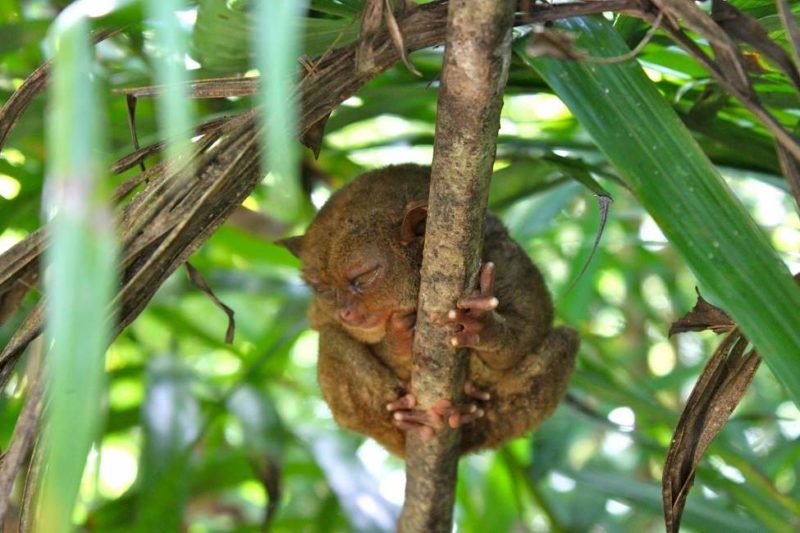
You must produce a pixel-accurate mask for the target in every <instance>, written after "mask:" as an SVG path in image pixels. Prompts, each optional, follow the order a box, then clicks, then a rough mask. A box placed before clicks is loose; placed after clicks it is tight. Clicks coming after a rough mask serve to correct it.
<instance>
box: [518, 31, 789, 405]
mask: <svg viewBox="0 0 800 533" xmlns="http://www.w3.org/2000/svg"><path fill="white" fill-rule="evenodd" d="M561 27H563V28H564V29H567V30H570V31H573V32H577V33H578V34H579V35H580V37H579V39H578V46H580V47H581V48H582V49H585V50H591V51H592V53H593V54H595V55H606V56H618V55H621V54H624V53H626V51H627V50H628V47H627V46H625V43H624V42H623V41H622V39H621V38H620V37H619V35H617V34H616V33H615V32H614V30H613V28H612V27H611V26H610V24H609V23H608V22H607V21H605V20H604V19H601V18H580V19H572V20H570V21H567V22H565V23H564V24H563V25H562V26H561ZM515 50H516V51H517V53H518V54H520V55H521V56H522V57H523V58H524V59H525V60H526V61H528V62H529V64H530V65H531V66H533V67H535V68H536V69H537V70H538V71H539V72H540V73H541V75H542V76H543V77H544V78H545V80H546V81H547V82H548V83H549V84H550V85H551V86H552V87H553V89H554V90H555V92H556V93H557V94H558V95H559V96H560V97H561V99H562V100H563V101H564V102H565V103H566V104H567V106H568V107H569V108H570V110H571V111H572V112H573V114H574V115H575V116H576V117H577V118H578V120H580V121H581V123H582V124H583V126H584V127H585V128H586V129H587V130H588V131H589V133H590V134H591V135H592V136H593V137H594V140H595V142H596V143H597V144H598V146H600V148H601V150H603V152H604V153H605V154H606V156H607V157H608V159H609V160H610V161H611V162H612V163H613V164H614V165H615V166H616V167H617V169H618V170H619V172H620V174H622V176H623V177H624V178H625V180H626V182H627V183H628V185H629V186H630V187H631V189H632V190H633V191H634V193H635V194H636V196H637V198H638V199H639V200H640V201H641V202H642V204H643V205H644V207H645V208H646V209H647V211H648V212H649V213H650V215H651V216H652V217H653V218H654V219H655V221H656V222H657V223H658V225H659V226H660V228H661V230H662V231H663V232H664V234H665V235H666V236H667V237H668V238H669V240H670V242H671V243H672V244H673V245H674V246H675V247H676V248H677V249H678V250H679V251H680V252H681V254H682V255H683V257H684V258H685V259H686V261H687V263H688V264H689V266H690V267H691V268H692V270H693V271H694V273H695V275H696V276H697V278H698V280H699V281H700V284H701V288H702V289H703V290H704V291H705V292H706V293H707V294H709V295H710V296H711V295H713V297H714V298H715V299H716V303H718V304H719V305H720V306H721V307H722V308H724V309H725V310H726V311H727V312H728V313H729V314H730V315H731V316H732V317H733V318H734V319H735V320H736V322H737V323H738V324H739V325H740V326H741V327H742V329H743V330H744V332H745V333H746V334H747V336H748V337H749V338H750V339H751V340H752V341H753V342H754V343H755V345H756V346H757V347H758V349H759V351H760V352H761V353H762V355H763V356H764V360H765V362H766V363H767V364H768V366H769V367H770V369H771V370H772V372H773V373H774V374H775V376H776V377H777V378H778V379H779V380H780V381H781V382H782V383H783V384H784V386H785V387H786V388H787V390H788V391H789V392H790V393H791V395H792V396H793V397H794V399H795V401H800V351H798V349H797V347H798V346H800V314H798V313H797V309H798V308H800V288H798V287H797V285H796V284H795V282H794V281H793V280H792V278H791V276H790V275H789V271H788V269H787V268H786V267H785V266H784V265H783V264H782V263H781V261H780V259H779V258H778V257H777V254H776V253H775V251H774V250H773V249H772V248H771V246H770V245H769V243H768V241H767V240H766V238H765V236H764V234H763V233H762V232H761V230H760V229H759V228H758V227H757V226H756V224H755V223H754V222H753V220H752V219H751V218H750V216H749V215H748V213H747V211H745V209H744V208H743V207H742V205H741V203H740V202H739V201H738V200H737V199H736V197H735V196H734V195H733V194H732V192H731V191H730V189H729V188H728V187H727V186H726V184H725V182H724V181H723V180H722V178H721V177H720V175H719V173H718V172H717V170H716V169H715V168H714V167H713V165H712V164H711V163H710V161H709V160H708V158H707V157H706V156H705V155H704V154H703V152H702V151H701V150H700V149H699V147H698V146H697V143H696V142H695V141H694V140H693V139H692V137H691V135H690V134H689V132H688V131H687V130H686V128H685V127H684V126H683V125H682V123H681V122H680V120H679V119H678V117H677V116H676V114H675V113H674V111H673V110H672V109H671V108H670V107H669V105H667V103H666V102H665V101H664V99H663V98H662V97H661V95H660V94H659V93H658V91H657V90H656V89H655V87H654V86H653V84H652V82H651V81H650V80H649V79H648V78H647V77H646V76H645V75H644V73H643V72H642V70H641V68H640V67H639V66H638V64H636V63H635V62H632V61H629V62H626V63H622V64H612V65H602V64H596V63H584V62H577V61H570V62H565V61H558V60H553V59H544V58H537V59H534V58H530V57H529V56H528V55H527V53H526V52H525V42H524V41H522V40H520V41H518V42H517V43H516V46H515ZM612 124H613V125H614V127H609V125H612Z"/></svg>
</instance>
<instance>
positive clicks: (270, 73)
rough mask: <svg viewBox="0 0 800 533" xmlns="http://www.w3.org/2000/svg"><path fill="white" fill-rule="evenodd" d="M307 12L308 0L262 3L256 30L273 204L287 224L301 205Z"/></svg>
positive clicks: (268, 182) (269, 199)
mask: <svg viewBox="0 0 800 533" xmlns="http://www.w3.org/2000/svg"><path fill="white" fill-rule="evenodd" d="M305 9H306V2H305V1H303V0H275V1H272V2H258V3H257V5H256V9H255V15H256V24H255V27H254V29H253V31H254V32H255V35H254V43H255V45H256V64H257V66H258V68H259V70H260V71H261V74H262V79H263V85H262V90H261V103H262V104H263V109H264V112H263V115H262V118H263V125H264V128H265V132H264V136H263V139H264V152H265V154H264V155H265V157H264V160H265V161H266V168H265V170H268V171H269V175H268V177H267V179H266V180H265V185H266V187H267V193H268V196H267V202H268V207H269V209H270V213H271V214H272V215H274V216H276V217H278V218H279V219H281V220H287V221H288V220H292V219H293V218H294V216H296V213H297V210H298V208H299V206H300V186H299V180H298V171H299V168H300V166H299V162H300V159H299V158H300V149H299V146H298V144H297V140H296V139H297V133H296V132H297V100H296V98H295V95H294V94H293V93H294V80H295V75H296V72H297V69H298V68H299V66H300V65H299V63H298V62H297V57H298V55H299V50H300V37H301V34H302V30H303V28H302V24H301V23H302V20H303V14H304V13H305Z"/></svg>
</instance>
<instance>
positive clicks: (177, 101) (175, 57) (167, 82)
mask: <svg viewBox="0 0 800 533" xmlns="http://www.w3.org/2000/svg"><path fill="white" fill-rule="evenodd" d="M147 9H148V13H149V15H150V17H152V22H153V25H154V26H155V32H154V36H155V39H154V40H155V44H156V46H157V48H158V54H159V55H158V56H157V57H156V59H155V61H154V64H155V75H156V83H158V84H159V85H163V86H164V90H163V91H162V92H160V93H159V95H158V99H157V100H156V106H157V110H158V124H159V127H160V129H161V132H162V136H163V137H164V138H165V139H167V141H168V144H167V150H166V155H167V157H168V158H171V159H172V158H175V157H176V156H177V155H178V154H179V153H180V152H181V150H182V149H183V147H184V146H185V145H186V144H187V143H188V141H189V139H187V138H186V132H188V131H190V128H191V124H192V108H191V106H190V102H191V100H190V99H189V93H188V90H187V86H186V81H187V75H186V68H185V67H184V58H185V57H186V51H187V48H188V45H187V38H186V35H185V34H184V32H183V31H181V27H180V24H179V21H178V16H177V15H178V12H179V11H180V10H182V9H185V5H184V2H183V1H182V0H148V2H147ZM173 160H174V159H173Z"/></svg>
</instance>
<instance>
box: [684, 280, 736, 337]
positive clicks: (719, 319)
mask: <svg viewBox="0 0 800 533" xmlns="http://www.w3.org/2000/svg"><path fill="white" fill-rule="evenodd" d="M735 327H736V324H734V322H733V320H731V318H730V317H729V316H728V315H727V313H725V311H723V310H722V309H720V308H719V307H716V306H714V305H711V304H710V303H708V301H706V299H705V298H703V297H702V296H701V295H700V291H698V292H697V303H696V304H695V305H694V307H693V308H692V310H691V311H689V312H688V313H686V315H685V316H684V317H683V318H680V319H678V320H676V321H675V322H673V323H672V326H671V327H670V328H669V336H670V337H671V336H672V335H674V334H676V333H683V332H686V331H705V330H707V329H710V330H711V331H713V332H714V333H717V334H720V333H725V332H727V331H731V330H733V329H734V328H735Z"/></svg>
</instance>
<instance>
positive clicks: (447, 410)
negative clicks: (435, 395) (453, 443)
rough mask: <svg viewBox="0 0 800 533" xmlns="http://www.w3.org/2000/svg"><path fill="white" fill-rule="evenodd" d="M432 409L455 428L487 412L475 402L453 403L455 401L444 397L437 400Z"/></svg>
mask: <svg viewBox="0 0 800 533" xmlns="http://www.w3.org/2000/svg"><path fill="white" fill-rule="evenodd" d="M431 409H432V410H434V411H436V412H437V413H438V414H439V415H440V416H441V417H442V418H444V419H445V420H447V425H449V426H450V427H451V428H453V429H455V428H459V427H461V426H463V425H464V424H468V423H470V422H472V421H474V420H477V419H479V418H481V417H483V415H484V414H485V412H484V410H483V409H481V408H480V407H479V406H478V405H477V404H475V403H471V402H469V403H463V404H457V405H453V402H451V401H450V400H447V399H444V398H443V399H441V400H439V401H438V402H436V403H435V404H434V405H433V407H432V408H431Z"/></svg>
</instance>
